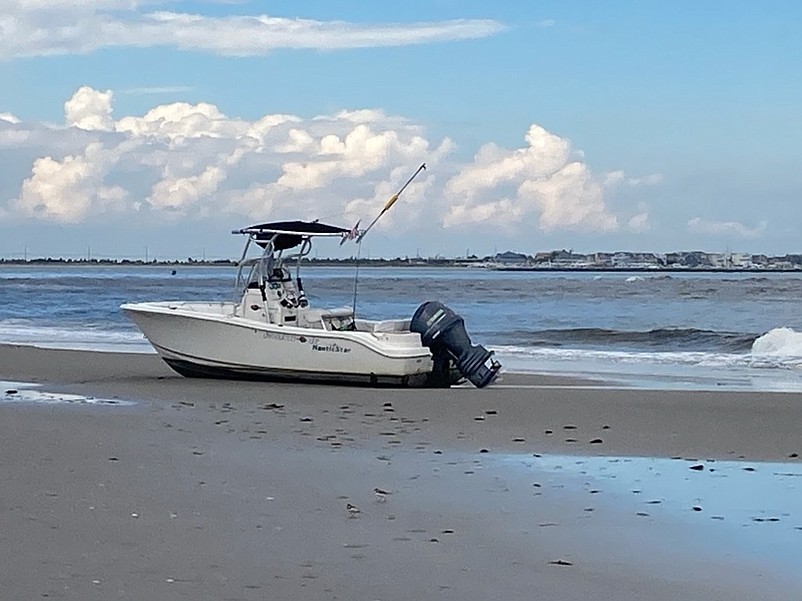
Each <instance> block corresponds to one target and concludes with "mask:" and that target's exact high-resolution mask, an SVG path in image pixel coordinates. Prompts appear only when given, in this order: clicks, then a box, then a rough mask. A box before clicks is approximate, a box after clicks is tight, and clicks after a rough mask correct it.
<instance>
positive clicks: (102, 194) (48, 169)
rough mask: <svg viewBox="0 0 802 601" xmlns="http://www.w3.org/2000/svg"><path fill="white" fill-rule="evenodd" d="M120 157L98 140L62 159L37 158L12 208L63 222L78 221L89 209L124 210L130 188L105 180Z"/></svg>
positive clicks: (89, 211) (90, 210)
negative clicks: (126, 189) (81, 150)
mask: <svg viewBox="0 0 802 601" xmlns="http://www.w3.org/2000/svg"><path fill="white" fill-rule="evenodd" d="M117 159H118V153H117V152H115V151H109V150H108V149H107V148H105V147H104V146H103V145H102V144H100V143H97V142H94V143H92V144H90V145H89V146H87V147H86V148H85V149H84V151H83V153H81V154H76V155H68V156H66V157H64V158H63V159H62V160H56V159H53V158H52V157H42V158H38V159H36V160H35V161H34V164H33V168H32V170H31V176H30V177H29V178H27V179H26V180H25V181H24V182H23V183H22V189H21V191H20V195H19V198H17V199H16V200H14V201H13V202H12V207H11V208H12V209H13V210H14V211H15V212H17V213H19V214H21V215H23V216H27V217H35V218H39V219H44V220H49V221H56V222H60V223H79V222H81V221H83V220H84V219H85V218H86V217H87V216H88V215H89V214H90V213H94V214H98V213H99V214H104V213H109V212H116V211H121V210H123V209H124V206H125V201H126V199H127V196H128V194H127V192H126V191H125V190H124V189H123V188H122V187H120V186H116V185H105V184H104V183H103V178H104V175H105V174H106V173H107V172H108V170H109V168H110V167H111V166H112V165H113V164H114V163H115V162H116V161H117Z"/></svg>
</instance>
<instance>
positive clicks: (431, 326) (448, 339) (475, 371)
mask: <svg viewBox="0 0 802 601" xmlns="http://www.w3.org/2000/svg"><path fill="white" fill-rule="evenodd" d="M409 329H410V330H411V331H413V332H417V333H418V334H420V335H421V341H422V342H423V344H424V345H425V346H428V347H429V348H430V349H431V350H432V355H433V356H434V360H435V365H438V364H442V361H443V359H451V360H453V361H454V363H455V364H456V366H457V369H458V370H459V371H460V373H462V375H463V376H465V377H466V378H468V379H469V380H470V381H471V383H472V384H473V385H474V386H476V387H477V388H483V387H485V386H487V385H488V384H490V382H492V381H493V378H495V377H496V373H498V370H499V368H501V364H500V363H499V362H498V361H495V360H494V359H492V356H493V351H488V350H487V349H486V348H485V347H483V346H481V345H472V344H471V339H470V338H469V337H468V333H467V332H466V331H465V322H464V320H463V319H462V317H460V316H459V315H457V314H456V313H454V311H452V310H451V309H449V308H448V307H446V306H445V305H444V304H442V303H439V302H436V301H429V302H427V303H423V304H422V305H421V306H420V307H418V310H417V311H415V314H414V315H413V316H412V321H411V322H410V326H409ZM446 363H448V361H446Z"/></svg>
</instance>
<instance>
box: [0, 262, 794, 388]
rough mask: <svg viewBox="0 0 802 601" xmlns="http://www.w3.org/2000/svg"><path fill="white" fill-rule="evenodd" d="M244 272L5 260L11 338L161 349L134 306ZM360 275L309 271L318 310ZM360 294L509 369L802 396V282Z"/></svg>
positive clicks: (218, 291) (429, 284)
mask: <svg viewBox="0 0 802 601" xmlns="http://www.w3.org/2000/svg"><path fill="white" fill-rule="evenodd" d="M174 271H175V273H173V272H174ZM234 275H235V270H234V268H232V267H210V266H181V265H179V266H176V267H171V266H66V265H58V266H56V265H53V266H29V265H25V266H18V265H6V266H0V342H11V343H22V344H32V345H36V346H47V347H61V348H84V349H86V348H89V349H99V350H112V351H136V352H152V349H151V348H150V346H149V345H148V343H147V341H146V340H145V339H144V338H143V337H142V335H141V334H140V333H139V331H138V330H137V329H136V328H135V326H134V325H133V324H132V323H130V322H129V321H128V320H127V319H126V318H125V316H124V315H123V314H122V312H121V311H120V310H119V306H120V304H122V303H124V302H137V301H146V300H228V299H231V298H233V295H234V290H233V282H234ZM354 275H355V270H354V269H353V268H340V267H314V268H307V269H306V270H305V272H304V287H305V289H306V292H307V295H308V297H309V299H310V302H311V303H312V304H313V305H316V306H323V307H337V306H343V305H349V306H350V305H351V304H352V302H353V293H354V284H355V282H354ZM357 291H358V294H357V304H356V306H357V314H358V315H359V316H361V317H364V318H371V319H387V318H401V317H411V316H412V314H413V313H414V311H415V309H416V308H417V307H418V305H419V304H420V303H422V302H424V301H427V300H439V301H441V302H443V303H445V304H446V305H447V306H449V307H451V308H452V309H453V310H455V311H456V312H457V313H459V314H460V315H462V316H463V317H464V319H465V324H466V329H467V330H468V333H469V334H470V335H471V337H472V339H473V341H474V343H480V344H483V345H485V346H487V347H488V348H490V349H492V350H494V351H495V353H496V355H497V356H498V358H499V359H500V360H501V362H502V363H503V365H504V368H505V370H508V371H531V372H541V373H554V374H569V375H577V376H589V377H594V378H600V379H603V380H605V381H607V382H609V383H614V384H618V385H623V386H637V387H660V388H693V389H753V390H776V391H781V390H782V391H802V312H800V307H802V302H801V299H802V274H795V273H790V274H789V273H776V274H770V273H769V274H766V273H751V274H730V273H699V274H693V273H688V274H684V273H683V274H676V273H672V274H670V275H669V274H660V273H648V274H642V275H632V274H629V273H579V272H559V273H558V272H554V273H550V272H547V273H541V272H504V271H492V270H486V269H476V268H474V269H469V268H465V269H456V268H414V267H411V268H374V267H364V266H363V267H362V268H361V269H360V271H359V282H358V287H357ZM0 375H2V374H0Z"/></svg>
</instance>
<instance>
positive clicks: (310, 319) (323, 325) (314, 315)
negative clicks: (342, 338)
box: [298, 307, 354, 330]
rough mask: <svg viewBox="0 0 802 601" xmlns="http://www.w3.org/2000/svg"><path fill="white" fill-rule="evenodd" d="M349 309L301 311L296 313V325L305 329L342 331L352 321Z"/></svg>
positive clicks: (351, 312) (351, 313)
mask: <svg viewBox="0 0 802 601" xmlns="http://www.w3.org/2000/svg"><path fill="white" fill-rule="evenodd" d="M353 314H354V313H353V311H352V310H351V308H350V307H338V308H336V309H303V310H301V311H299V312H298V325H299V326H301V327H305V328H317V329H325V330H329V329H335V330H337V329H343V328H345V327H346V326H347V325H348V323H350V322H351V321H352V316H353Z"/></svg>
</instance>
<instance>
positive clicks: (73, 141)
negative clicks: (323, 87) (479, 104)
mask: <svg viewBox="0 0 802 601" xmlns="http://www.w3.org/2000/svg"><path fill="white" fill-rule="evenodd" d="M113 99H114V95H113V94H112V92H110V91H105V92H100V91H97V90H93V89H92V88H88V87H83V88H81V89H79V90H78V91H77V92H76V93H75V94H74V95H73V97H72V98H70V99H69V100H68V101H67V102H66V103H65V123H66V126H64V127H57V126H52V125H50V126H46V125H43V124H27V123H16V124H15V123H12V122H11V120H0V150H2V149H3V148H4V146H3V140H4V135H5V136H10V137H9V140H11V141H10V142H9V144H11V146H6V147H7V148H11V147H12V146H13V150H14V152H15V155H16V156H15V164H17V165H19V164H21V162H20V161H19V160H17V159H19V157H23V156H24V157H29V159H28V160H29V161H30V162H29V163H28V165H29V170H28V171H27V172H26V173H24V174H20V175H19V176H17V177H18V179H17V180H16V185H15V186H14V187H12V188H9V187H8V186H6V188H5V189H3V188H0V192H2V195H0V219H3V220H11V219H16V220H41V221H50V222H56V223H98V222H102V221H103V220H107V219H109V218H110V217H114V216H116V217H117V218H124V219H126V220H130V221H131V222H133V221H137V222H140V223H159V222H161V221H162V220H164V219H175V218H191V219H205V218H214V219H219V218H220V217H221V216H223V215H226V214H229V215H236V216H237V217H238V218H243V219H248V220H250V219H254V220H258V219H267V218H276V219H279V218H332V219H333V220H334V221H335V222H340V223H349V224H350V223H354V222H355V221H356V220H357V219H362V220H363V222H367V221H369V220H370V219H372V217H373V216H375V214H376V212H377V211H378V210H379V209H380V208H381V206H383V204H384V203H385V202H386V200H387V199H388V198H389V197H390V196H391V195H392V194H393V193H394V192H395V191H396V190H398V188H399V187H400V186H401V185H402V184H403V183H404V182H405V181H406V180H407V178H408V177H409V175H410V173H411V172H412V171H414V169H415V168H417V166H418V165H420V164H421V163H423V162H425V163H427V165H428V166H429V169H428V170H427V171H424V172H423V173H421V175H420V176H419V177H418V178H417V179H416V180H415V183H414V185H412V186H410V187H409V188H408V189H407V190H406V192H405V193H404V198H403V203H400V204H399V205H398V208H396V209H394V210H393V211H390V212H389V213H388V214H387V215H386V216H385V217H383V218H382V221H381V222H380V223H379V225H378V226H377V228H378V229H382V228H387V229H389V228H392V229H393V231H396V232H399V233H405V232H410V233H412V232H415V233H420V232H429V233H430V234H431V235H432V236H437V235H439V234H440V232H441V230H442V228H443V227H450V228H452V229H455V230H460V229H471V228H474V227H482V228H485V227H488V226H490V227H492V226H500V227H504V228H505V229H506V230H507V231H508V232H510V233H513V234H515V233H519V234H523V233H531V232H532V231H533V230H535V229H540V230H541V231H554V230H561V229H571V230H585V231H588V230H590V231H599V232H610V231H614V230H616V229H617V228H618V227H619V220H621V222H622V223H626V224H627V225H628V228H629V229H630V230H631V231H635V232H637V231H644V230H645V229H646V228H647V225H648V216H647V213H646V207H645V205H639V206H638V207H637V210H629V211H628V213H629V215H628V216H624V215H623V214H622V215H621V216H618V215H616V214H613V212H612V211H611V210H610V208H609V207H608V206H607V204H606V203H605V186H604V178H599V177H596V176H594V174H593V173H592V171H591V170H590V168H589V167H588V165H586V164H585V163H584V162H582V161H581V160H579V159H578V157H579V156H580V153H578V152H577V151H576V150H574V149H572V148H571V144H570V142H569V141H568V140H566V139H564V138H561V137H559V136H557V135H555V134H552V133H550V132H548V131H546V130H545V129H543V128H542V127H540V126H538V125H532V126H531V127H530V128H529V131H528V132H527V134H526V141H527V145H526V147H524V148H520V149H515V150H507V149H503V148H500V147H498V146H496V145H494V144H486V145H484V146H483V147H482V148H481V149H480V150H479V152H478V153H477V155H476V157H475V159H474V160H473V161H472V162H470V163H468V164H461V163H459V162H457V161H456V160H455V159H454V158H453V154H454V143H453V142H452V141H451V140H450V139H448V138H445V139H442V140H431V139H429V138H428V137H427V134H426V132H425V130H424V129H423V128H422V127H421V126H420V125H418V124H415V123H411V122H409V121H408V120H406V119H404V118H402V117H398V116H393V115H387V114H385V113H384V112H382V111H380V110H375V109H360V110H353V111H340V112H337V113H335V114H333V115H321V116H317V117H314V118H311V119H303V118H301V117H298V116H295V115H286V114H275V115H264V116H262V117H260V118H258V119H256V120H253V121H250V120H245V119H238V118H233V117H229V116H227V115H225V114H224V113H222V112H221V111H220V110H219V109H218V107H216V106H215V105H212V104H208V103H198V104H189V103H183V102H178V103H169V104H163V105H158V106H155V107H153V108H152V109H150V110H149V111H147V112H146V113H145V114H144V115H143V116H136V115H124V116H120V117H119V118H115V117H114V113H113V106H112V103H113ZM1 157H2V155H0V158H1ZM621 177H625V176H624V175H623V174H622V176H621ZM4 198H10V199H11V200H9V201H6V202H5V204H3V202H2V201H3V199H4ZM623 210H624V208H622V211H623ZM636 212H637V213H640V214H641V215H636V216H635V217H631V216H632V214H633V213H636Z"/></svg>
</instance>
